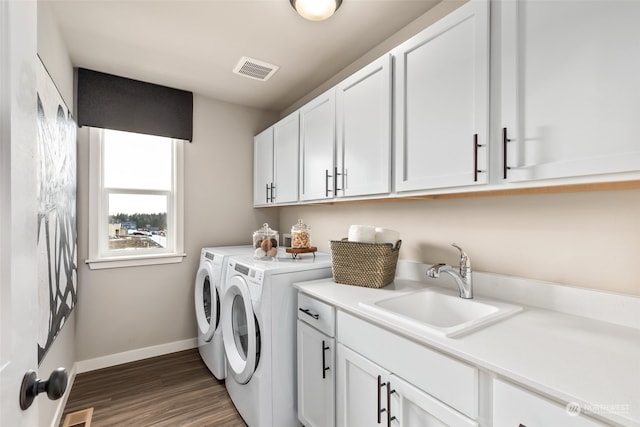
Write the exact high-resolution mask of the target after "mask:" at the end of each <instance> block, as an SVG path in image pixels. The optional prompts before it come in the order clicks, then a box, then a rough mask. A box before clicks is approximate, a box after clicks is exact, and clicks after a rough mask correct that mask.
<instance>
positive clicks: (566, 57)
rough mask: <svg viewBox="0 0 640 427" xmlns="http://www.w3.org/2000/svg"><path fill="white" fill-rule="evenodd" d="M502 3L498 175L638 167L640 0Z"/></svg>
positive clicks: (528, 176)
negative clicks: (503, 162)
mask: <svg viewBox="0 0 640 427" xmlns="http://www.w3.org/2000/svg"><path fill="white" fill-rule="evenodd" d="M500 7H501V11H500V12H501V13H500V26H501V28H500V32H501V37H500V47H499V49H500V51H501V70H500V72H501V80H502V88H501V90H502V94H501V99H502V102H501V119H502V123H501V126H502V130H505V129H506V131H504V132H505V133H504V140H503V144H504V145H505V146H506V154H505V155H504V160H506V167H508V168H509V169H506V167H505V170H504V171H500V175H501V176H500V178H503V179H504V176H505V175H506V179H507V180H509V181H526V180H537V179H552V178H566V177H579V176H586V175H598V174H607V173H616V172H630V171H638V170H640V120H638V114H639V113H640V78H639V77H638V76H640V55H639V53H638V40H640V25H638V17H640V2H638V1H610V0H594V1H522V0H519V1H504V2H501V3H500ZM501 166H504V165H501ZM594 180H595V181H597V180H598V178H597V177H595V178H593V179H590V181H594Z"/></svg>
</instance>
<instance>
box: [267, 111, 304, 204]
mask: <svg viewBox="0 0 640 427" xmlns="http://www.w3.org/2000/svg"><path fill="white" fill-rule="evenodd" d="M299 137H300V127H299V122H298V112H297V111H296V112H295V113H293V114H290V115H288V116H287V117H285V118H284V119H282V120H280V121H279V122H278V123H276V124H275V125H273V186H274V189H273V202H274V203H277V204H282V203H291V202H296V201H297V200H298V164H299V161H300V158H299V154H298V145H299V144H298V141H299Z"/></svg>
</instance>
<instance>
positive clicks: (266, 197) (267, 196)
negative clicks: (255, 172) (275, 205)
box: [265, 184, 270, 203]
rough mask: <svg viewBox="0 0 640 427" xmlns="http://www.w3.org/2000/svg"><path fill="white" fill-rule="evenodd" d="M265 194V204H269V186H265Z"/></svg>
mask: <svg viewBox="0 0 640 427" xmlns="http://www.w3.org/2000/svg"><path fill="white" fill-rule="evenodd" d="M265 192H266V196H265V199H266V200H267V203H269V202H270V200H269V184H265Z"/></svg>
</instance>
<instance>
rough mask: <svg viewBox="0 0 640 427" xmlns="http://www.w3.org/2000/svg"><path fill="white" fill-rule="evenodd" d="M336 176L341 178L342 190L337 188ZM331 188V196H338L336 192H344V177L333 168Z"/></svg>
mask: <svg viewBox="0 0 640 427" xmlns="http://www.w3.org/2000/svg"><path fill="white" fill-rule="evenodd" d="M338 176H341V177H342V188H338ZM333 188H334V190H335V191H334V192H333V194H334V195H335V196H338V191H340V190H343V191H344V175H343V174H341V173H338V168H337V167H335V168H333Z"/></svg>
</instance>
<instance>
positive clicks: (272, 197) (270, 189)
mask: <svg viewBox="0 0 640 427" xmlns="http://www.w3.org/2000/svg"><path fill="white" fill-rule="evenodd" d="M274 188H276V186H275V185H273V182H272V183H271V186H270V187H269V193H270V195H271V203H273V202H275V201H276V198H275V197H274V196H273V189H274Z"/></svg>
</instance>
